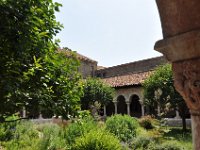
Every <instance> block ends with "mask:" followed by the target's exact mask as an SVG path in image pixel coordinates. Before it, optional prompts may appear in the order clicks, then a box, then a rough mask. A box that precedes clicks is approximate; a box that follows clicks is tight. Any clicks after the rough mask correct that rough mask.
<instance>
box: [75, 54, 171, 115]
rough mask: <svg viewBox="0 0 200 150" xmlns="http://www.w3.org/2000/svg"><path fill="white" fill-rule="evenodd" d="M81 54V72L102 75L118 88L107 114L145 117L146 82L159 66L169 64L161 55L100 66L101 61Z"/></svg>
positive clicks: (105, 109) (108, 82)
mask: <svg viewBox="0 0 200 150" xmlns="http://www.w3.org/2000/svg"><path fill="white" fill-rule="evenodd" d="M77 56H78V58H79V59H80V60H81V67H80V72H81V73H82V74H83V77H84V78H86V77H88V76H92V77H99V78H101V79H102V80H103V82H105V83H106V84H108V85H110V86H111V87H113V88H115V96H114V99H113V101H112V102H111V103H110V104H109V105H108V106H104V116H107V115H108V116H110V115H112V114H128V115H131V116H134V117H141V116H143V115H144V114H145V108H144V104H143V99H144V98H143V97H144V96H143V87H142V83H143V81H144V80H145V79H146V78H147V77H149V76H150V74H151V73H152V72H153V70H154V69H155V68H156V67H157V66H159V65H161V64H165V63H167V61H166V59H165V58H164V57H163V56H161V57H155V58H150V59H145V60H140V61H136V62H130V63H126V64H121V65H117V66H113V67H108V68H105V67H100V66H97V62H96V61H94V60H92V59H90V58H88V57H85V56H83V55H81V54H77Z"/></svg>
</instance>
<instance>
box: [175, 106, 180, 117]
mask: <svg viewBox="0 0 200 150" xmlns="http://www.w3.org/2000/svg"><path fill="white" fill-rule="evenodd" d="M175 119H181V117H180V114H179V112H178V107H177V108H176V116H175Z"/></svg>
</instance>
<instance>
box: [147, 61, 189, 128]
mask: <svg viewBox="0 0 200 150" xmlns="http://www.w3.org/2000/svg"><path fill="white" fill-rule="evenodd" d="M143 86H144V97H145V104H146V105H147V106H150V107H152V108H154V110H155V108H158V105H159V106H160V109H161V112H162V113H167V112H168V111H169V110H170V109H173V110H178V111H179V112H180V114H181V116H182V120H183V129H184V130H185V129H186V122H185V115H186V111H187V110H188V109H187V106H186V104H185V101H184V100H183V98H182V97H181V95H180V94H179V93H178V92H177V91H176V89H175V87H174V85H173V76H172V68H171V65H170V64H165V65H162V66H159V67H157V68H156V69H155V71H154V73H153V74H152V75H151V76H150V77H149V78H147V79H146V80H145V81H144V83H143ZM159 89H160V93H159ZM156 92H158V93H159V95H157V96H156V94H157V93H156ZM153 113H156V112H153Z"/></svg>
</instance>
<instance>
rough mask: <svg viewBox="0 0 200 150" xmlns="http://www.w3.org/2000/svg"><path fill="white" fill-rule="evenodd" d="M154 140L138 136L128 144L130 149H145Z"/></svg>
mask: <svg viewBox="0 0 200 150" xmlns="http://www.w3.org/2000/svg"><path fill="white" fill-rule="evenodd" d="M153 141H154V139H152V138H150V137H144V136H139V137H137V138H135V139H134V140H133V141H132V142H131V143H130V148H131V149H146V148H148V145H149V144H150V143H151V142H153Z"/></svg>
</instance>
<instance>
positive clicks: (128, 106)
mask: <svg viewBox="0 0 200 150" xmlns="http://www.w3.org/2000/svg"><path fill="white" fill-rule="evenodd" d="M126 106H127V115H130V102H126Z"/></svg>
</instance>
